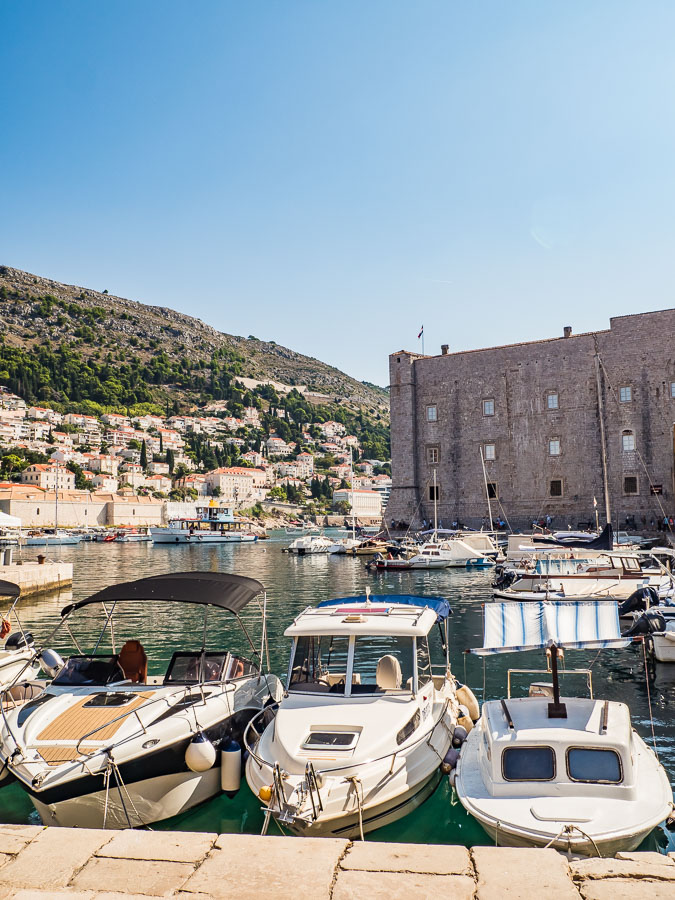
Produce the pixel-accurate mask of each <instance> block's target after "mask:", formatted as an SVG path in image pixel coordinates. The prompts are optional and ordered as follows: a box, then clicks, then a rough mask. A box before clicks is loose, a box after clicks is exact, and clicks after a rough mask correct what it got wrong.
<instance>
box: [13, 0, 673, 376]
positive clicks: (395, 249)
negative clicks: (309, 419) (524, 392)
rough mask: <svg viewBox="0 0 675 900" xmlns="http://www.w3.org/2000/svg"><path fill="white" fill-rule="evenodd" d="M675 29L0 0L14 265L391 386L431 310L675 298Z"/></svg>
mask: <svg viewBox="0 0 675 900" xmlns="http://www.w3.org/2000/svg"><path fill="white" fill-rule="evenodd" d="M674 35H675V3H673V2H672V0H666V2H651V0H645V2H641V3H637V2H634V0H631V2H621V0H607V2H601V0H595V2H594V0H583V2H575V0H565V2H562V3H551V2H542V0H533V2H520V0H510V2H504V0H497V2H481V0H476V2H472V3H467V2H466V0H462V2H459V0H445V2H433V0H407V2H403V0H341V2H329V0H325V2H321V0H312V2H309V0H286V2H282V0H274V2H272V0H256V2H249V0H238V2H226V0H222V2H207V0H191V2H188V0H182V2H171V0H159V2H151V0H129V2H124V0H115V2H109V3H102V2H94V0H84V2H67V0H63V2H59V0H0V263H5V264H8V265H12V266H17V267H19V268H22V269H27V270H29V271H33V272H36V273H39V274H43V275H46V276H49V277H53V278H56V279H58V280H61V281H66V282H69V283H75V284H83V285H86V286H89V287H93V288H98V289H99V290H103V289H104V288H107V289H108V290H109V291H110V292H111V293H115V294H120V295H122V296H126V297H130V298H132V299H136V300H141V301H143V302H146V303H152V304H162V305H166V306H171V307H174V308H175V309H179V310H182V311H184V312H188V313H191V314H193V315H196V316H199V317H200V318H202V319H204V320H205V321H206V322H208V323H210V324H212V325H214V326H215V327H217V328H219V329H222V330H223V331H228V332H232V333H235V334H242V335H249V334H254V335H256V336H257V337H261V338H267V339H271V340H276V341H277V342H279V343H282V344H286V345H287V346H289V347H293V348H294V349H296V350H299V351H301V352H303V353H307V354H309V355H310V356H316V357H318V358H320V359H323V360H325V361H327V362H330V363H333V364H335V365H337V366H339V367H340V368H342V369H344V370H345V371H347V372H349V373H350V374H353V375H355V376H356V377H358V378H362V379H367V380H371V381H375V382H378V383H380V384H386V382H387V356H388V354H389V353H390V352H393V351H395V350H399V349H401V348H407V349H412V350H416V349H418V348H419V343H418V341H417V333H418V331H419V329H420V326H421V325H422V323H423V324H424V331H425V338H426V352H427V353H437V352H439V347H440V344H441V343H448V344H450V347H451V349H466V348H472V347H479V346H489V345H491V344H496V343H510V342H514V341H520V340H528V339H535V338H538V337H549V336H551V335H555V334H559V333H561V332H562V327H563V325H567V324H570V325H572V326H573V328H574V330H575V331H584V330H591V329H596V328H605V327H607V326H608V320H609V317H610V316H611V315H621V314H625V313H629V312H639V311H644V310H650V309H660V308H664V307H671V306H674V305H675V301H674V300H673V296H672V294H673V274H674V270H675V252H674V245H675V221H674V213H675V146H674V144H675V140H674V137H675V117H674V112H675V109H674V102H673V97H674V92H675V53H674V52H673V36H674ZM646 352H648V350H647V351H646Z"/></svg>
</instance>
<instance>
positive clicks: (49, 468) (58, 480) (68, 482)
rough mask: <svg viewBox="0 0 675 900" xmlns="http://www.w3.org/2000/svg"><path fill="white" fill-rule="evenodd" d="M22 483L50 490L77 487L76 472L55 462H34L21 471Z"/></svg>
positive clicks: (67, 489) (66, 489)
mask: <svg viewBox="0 0 675 900" xmlns="http://www.w3.org/2000/svg"><path fill="white" fill-rule="evenodd" d="M21 483H22V484H30V485H33V486H34V487H39V488H44V489H45V490H48V491H54V490H56V489H57V488H58V489H59V490H64V491H69V490H74V488H75V474H74V472H71V471H70V469H66V468H65V467H64V466H57V465H56V464H54V463H34V464H33V465H32V466H28V468H26V469H24V470H23V472H22V473H21Z"/></svg>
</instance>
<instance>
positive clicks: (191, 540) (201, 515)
mask: <svg viewBox="0 0 675 900" xmlns="http://www.w3.org/2000/svg"><path fill="white" fill-rule="evenodd" d="M150 534H151V535H152V540H153V542H154V543H155V544H197V545H199V544H242V543H253V542H254V541H257V540H258V536H257V534H254V533H253V532H252V531H251V528H250V526H249V524H248V523H247V522H246V521H245V520H244V519H237V518H236V517H235V515H234V511H233V510H232V509H229V508H226V507H219V506H204V507H197V515H196V516H194V517H192V518H191V517H185V518H179V519H171V521H170V522H169V525H168V527H166V528H151V529H150Z"/></svg>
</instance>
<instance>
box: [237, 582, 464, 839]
mask: <svg viewBox="0 0 675 900" xmlns="http://www.w3.org/2000/svg"><path fill="white" fill-rule="evenodd" d="M449 612H450V608H449V605H448V603H447V601H446V600H443V599H442V598H425V597H411V596H374V597H370V595H369V594H366V595H365V596H361V597H349V598H345V599H340V600H331V601H325V602H323V603H320V604H319V606H318V607H316V608H309V609H306V610H305V611H304V612H303V613H301V614H300V615H299V616H298V617H297V618H296V619H295V621H294V622H293V624H292V625H291V626H290V627H289V628H287V629H286V632H285V633H286V635H287V636H288V637H290V638H292V640H293V646H292V650H291V659H290V663H289V668H288V682H287V683H288V691H287V693H286V695H285V696H284V699H283V700H282V701H281V703H280V705H279V707H278V710H277V712H276V715H275V716H274V715H273V712H272V711H271V710H266V711H265V712H264V713H263V714H262V715H261V716H260V717H259V719H258V720H256V719H253V720H252V721H251V724H250V725H249V728H248V729H247V732H246V735H245V738H244V740H245V744H246V748H247V749H248V750H249V753H250V756H249V759H248V762H247V765H246V778H247V781H248V784H249V787H250V788H251V790H252V791H253V792H254V793H255V794H256V795H257V796H258V797H259V798H260V799H261V800H262V801H263V804H264V809H265V811H266V825H267V823H268V822H269V817H270V816H272V817H274V818H275V819H276V820H277V821H278V822H279V823H280V825H282V827H284V828H288V829H290V830H291V831H292V832H294V833H296V834H300V835H336V836H340V837H352V838H353V837H357V836H359V835H361V836H363V834H364V833H365V832H367V831H372V830H373V829H376V828H380V827H381V826H383V825H386V824H387V823H389V822H393V821H395V820H396V819H398V818H400V817H401V816H404V815H406V813H407V812H409V811H410V810H412V809H414V808H415V807H416V806H418V805H419V804H421V803H422V802H423V801H424V800H425V799H426V798H427V797H428V796H429V794H431V792H432V791H433V790H434V789H435V787H436V785H437V784H438V782H439V778H440V773H439V766H440V765H441V763H442V761H443V760H444V758H445V756H446V753H447V752H448V750H449V748H450V743H451V740H452V736H453V731H454V728H455V726H456V724H457V723H458V721H460V722H462V724H464V725H465V727H467V728H471V726H472V719H471V717H470V716H471V715H474V716H475V717H477V716H478V704H477V702H476V699H475V697H474V696H473V694H472V693H471V692H470V691H469V690H468V688H466V687H461V686H459V685H458V684H457V682H456V681H455V678H454V676H453V675H452V673H451V671H450V663H449V658H448V649H447V647H448V628H447V617H448V614H449ZM437 622H438V623H440V624H441V626H442V628H443V631H442V634H443V635H444V638H443V640H444V650H445V659H444V662H443V663H442V664H441V665H439V666H432V663H431V658H430V652H429V633H430V632H431V631H432V629H433V628H434V626H435V625H436V623H437ZM462 703H463V704H466V706H467V709H464V708H463V707H462V706H460V704H462Z"/></svg>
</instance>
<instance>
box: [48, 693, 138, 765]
mask: <svg viewBox="0 0 675 900" xmlns="http://www.w3.org/2000/svg"><path fill="white" fill-rule="evenodd" d="M92 696H94V695H92V694H89V695H88V696H87V697H82V699H81V700H78V701H77V703H75V704H74V705H73V706H71V707H70V708H69V709H67V710H66V711H65V712H62V713H61V715H60V716H57V717H56V718H55V719H54V721H53V722H50V723H49V725H47V727H46V728H45V729H43V730H42V731H41V732H40V734H39V735H38V736H37V742H38V746H37V748H36V749H38V750H39V752H40V755H41V756H42V758H43V759H44V761H45V762H46V763H47V764H48V765H50V766H57V765H59V764H60V763H63V762H69V761H70V760H72V759H77V757H78V756H80V755H87V754H90V753H93V752H94V750H98V749H99V748H98V747H96V748H92V747H82V746H80V749H79V750H78V749H77V746H76V745H75V744H73V743H71V742H75V743H76V742H77V741H78V740H79V739H80V738H81V737H82V736H83V735H85V734H88V733H89V732H90V731H93V730H94V729H95V728H99V729H100V730H99V731H97V732H96V734H92V735H91V738H90V740H92V741H106V740H108V738H111V737H114V735H115V734H116V733H117V731H118V730H119V729H120V728H121V727H122V725H123V723H124V722H126V718H127V717H126V714H127V713H130V712H132V711H133V710H135V709H138V708H139V707H141V706H143V704H144V703H145V701H146V700H148V699H149V698H150V697H152V696H153V695H152V693H151V692H148V693H139V694H136V695H135V699H134V700H132V701H131V703H125V704H124V706H99V707H90V708H89V709H84V708H83V707H84V704H85V703H86V702H87V701H88V700H91V698H92ZM120 717H123V718H120ZM116 719H117V720H118V721H115V720H116ZM108 723H109V724H108ZM101 726H103V727H101ZM40 741H58V742H61V741H62V742H63V743H57V744H52V745H50V746H47V747H45V746H39V742H40Z"/></svg>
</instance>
